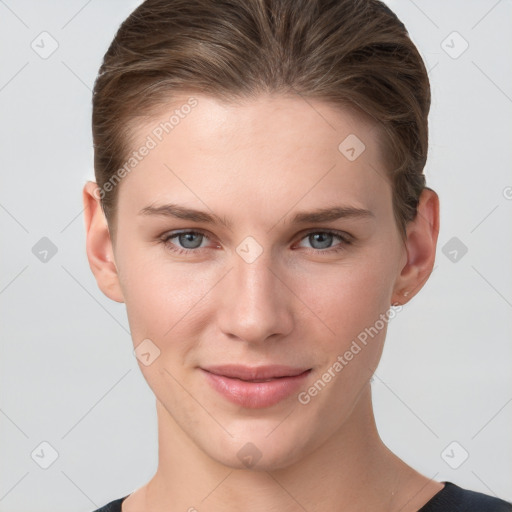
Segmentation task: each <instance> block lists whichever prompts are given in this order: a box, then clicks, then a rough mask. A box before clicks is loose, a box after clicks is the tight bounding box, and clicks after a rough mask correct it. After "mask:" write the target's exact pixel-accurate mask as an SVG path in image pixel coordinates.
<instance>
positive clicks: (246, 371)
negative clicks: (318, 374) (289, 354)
mask: <svg viewBox="0 0 512 512" xmlns="http://www.w3.org/2000/svg"><path fill="white" fill-rule="evenodd" d="M202 369H203V370H206V371H207V372H210V373H214V374H216V375H222V376H224V377H229V378H232V379H241V380H258V379H276V378H279V377H295V376H296V375H300V374H301V373H304V372H305V371H307V370H310V368H297V367H293V366H283V365H271V366H241V365H233V364H227V365H221V366H208V367H203V368H202Z"/></svg>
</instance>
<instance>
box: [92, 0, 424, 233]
mask: <svg viewBox="0 0 512 512" xmlns="http://www.w3.org/2000/svg"><path fill="white" fill-rule="evenodd" d="M187 91H190V92H191V93H193V92H200V93H202V94H208V95H210V96H212V97H215V98H218V99H222V100H224V101H228V102H229V101H236V100H237V99H244V98H251V97H255V96H257V95H258V94H260V93H271V94H273V93H275V94H283V95H293V94H295V95H297V94H298V95H300V96H302V97H303V98H305V99H307V98H315V99H323V100H326V101H327V102H329V103H331V104H332V105H334V106H339V107H341V108H347V107H348V108H354V109H355V111H359V112H361V111H362V112H365V113H366V114H367V115H369V116H371V118H373V120H374V121H375V122H376V130H378V131H377V133H378V134H379V141H380V145H381V148H382V150H383V151H384V153H383V154H384V155H385V156H384V160H385V164H386V165H385V167H386V172H387V177H388V179H389V180H390V183H391V185H392V189H393V209H394V215H395V221H396V223H397V226H398V228H399V230H400V232H401V234H402V236H404V233H405V226H406V224H407V222H409V221H410V220H412V219H413V218H414V217H415V216H416V211H417V205H418V200H419V196H420V194H421V192H422V190H423V189H424V188H425V176H424V174H423V168H424V166H425V163H426V160H427V152H428V113H429V110H430V100H431V97H430V83H429V79H428V74H427V71H426V69H425V65H424V63H423V60H422V58H421V56H420V54H419V52H418V50H417V48H416V46H415V45H414V43H413V42H412V41H411V39H410V38H409V35H408V32H407V30H406V28H405V27H404V25H403V24H402V22H401V21H400V20H399V19H398V18H397V17H396V15H395V14H394V13H393V12H392V11H391V10H390V9H389V8H388V7H387V6H386V5H385V4H384V3H383V2H381V1H379V0H146V1H145V2H144V3H142V4H141V5H140V6H139V7H138V8H137V9H136V10H135V11H134V12H133V13H132V14H131V15H130V16H129V17H128V18H127V19H126V20H125V21H124V22H123V23H122V25H121V26H120V27H119V30H118V32H117V34H116V36H115V38H114V39H113V41H112V43H111V45H110V47H109V49H108V51H107V52H106V54H105V56H104V60H103V63H102V65H101V68H100V70H99V74H98V77H97V79H96V82H95V84H94V91H93V113H92V131H93V142H94V167H95V176H96V182H97V184H98V186H99V188H100V189H101V190H102V191H103V193H102V198H101V204H102V207H103V210H104V212H105V215H106V217H107V220H108V221H109V226H110V227H112V226H111V225H112V224H113V223H114V219H115V210H116V198H117V191H118V187H105V188H104V185H105V184H106V183H107V182H108V181H109V179H110V178H111V177H112V176H113V175H114V174H115V173H116V171H118V169H119V168H120V167H122V166H123V164H124V163H125V161H126V158H127V156H128V155H129V154H130V152H131V151H133V147H132V145H133V140H132V133H133V128H134V127H135V126H136V123H137V120H140V119H145V118H149V117H150V116H151V114H152V113H155V112H157V111H158V107H159V106H161V105H163V104H166V103H168V102H169V101H172V100H173V99H174V98H175V97H176V96H177V95H178V94H180V95H182V94H183V93H186V92H187ZM340 142H341V141H340ZM107 188H108V189H110V190H109V191H108V192H107Z"/></svg>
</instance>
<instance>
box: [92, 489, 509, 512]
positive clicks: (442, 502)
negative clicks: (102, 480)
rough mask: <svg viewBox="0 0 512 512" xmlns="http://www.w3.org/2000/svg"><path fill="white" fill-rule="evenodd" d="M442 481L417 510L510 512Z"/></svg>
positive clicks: (117, 508) (111, 509)
mask: <svg viewBox="0 0 512 512" xmlns="http://www.w3.org/2000/svg"><path fill="white" fill-rule="evenodd" d="M442 483H444V484H445V485H444V487H443V488H442V489H441V490H440V491H439V492H438V493H437V494H436V495H434V496H433V497H432V498H431V499H430V500H429V501H428V502H427V503H425V505H423V507H421V508H420V509H419V510H418V512H512V503H509V502H508V501H504V500H500V499H499V498H493V497H492V496H488V495H487V494H482V493H481V492H475V491H468V490H467V489H462V488H461V487H459V486H457V485H455V484H452V483H451V482H442ZM128 496H129V495H128ZM128 496H125V497H124V498H119V499H118V500H115V501H111V502H110V503H108V504H107V505H105V506H104V507H101V508H99V509H97V510H95V511H94V512H121V503H122V502H123V500H124V499H126V498H127V497H128Z"/></svg>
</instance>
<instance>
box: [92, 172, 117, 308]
mask: <svg viewBox="0 0 512 512" xmlns="http://www.w3.org/2000/svg"><path fill="white" fill-rule="evenodd" d="M99 192H100V189H99V187H98V185H97V184H96V183H95V182H93V181H88V182H87V183H86V184H85V186H84V189H83V203H84V220H85V232H86V250H87V259H88V260H89V266H90V267H91V270H92V273H93V274H94V277H95V278H96V282H97V283H98V286H99V288H100V290H101V291H102V292H103V293H104V294H105V295H106V296H107V297H108V298H109V299H112V300H114V301H116V302H124V297H123V293H122V290H121V285H120V282H119V275H118V271H117V267H116V264H115V261H114V250H113V247H112V240H111V238H110V232H109V229H108V224H107V220H106V218H105V214H104V213H103V209H102V208H101V203H100V199H99V198H100V194H99Z"/></svg>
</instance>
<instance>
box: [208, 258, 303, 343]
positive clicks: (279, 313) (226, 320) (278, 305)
mask: <svg viewBox="0 0 512 512" xmlns="http://www.w3.org/2000/svg"><path fill="white" fill-rule="evenodd" d="M232 263H233V265H232V269H231V271H230V272H229V274H228V275H227V276H226V278H225V279H223V281H222V283H221V284H222V286H221V287H219V290H218V294H219V297H218V302H217V304H218V305H219V309H218V310H217V311H218V315H217V320H218V322H219V326H220V329H221V330H222V332H223V333H224V334H225V335H227V336H229V337H231V338H233V339H238V340H240V341H245V342H247V343H251V344H254V343H263V342H265V341H266V340H269V339H270V338H271V339H272V340H277V339H279V338H280V337H284V336H286V335H287V334H289V333H290V332H291V330H292V329H293V311H292V308H293V303H294V300H296V299H295V297H294V295H293V293H292V291H291V290H290V288H289V287H287V285H286V284H287V283H286V276H284V275H280V274H283V273H284V272H283V271H282V270H281V271H279V269H278V268H277V266H276V265H272V262H271V261H270V257H269V256H268V255H267V254H266V253H265V252H263V254H261V255H260V256H259V257H258V258H257V259H256V260H255V261H253V262H251V263H249V262H247V261H245V260H244V259H243V258H241V257H239V256H238V255H237V254H234V256H233V262H232Z"/></svg>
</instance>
